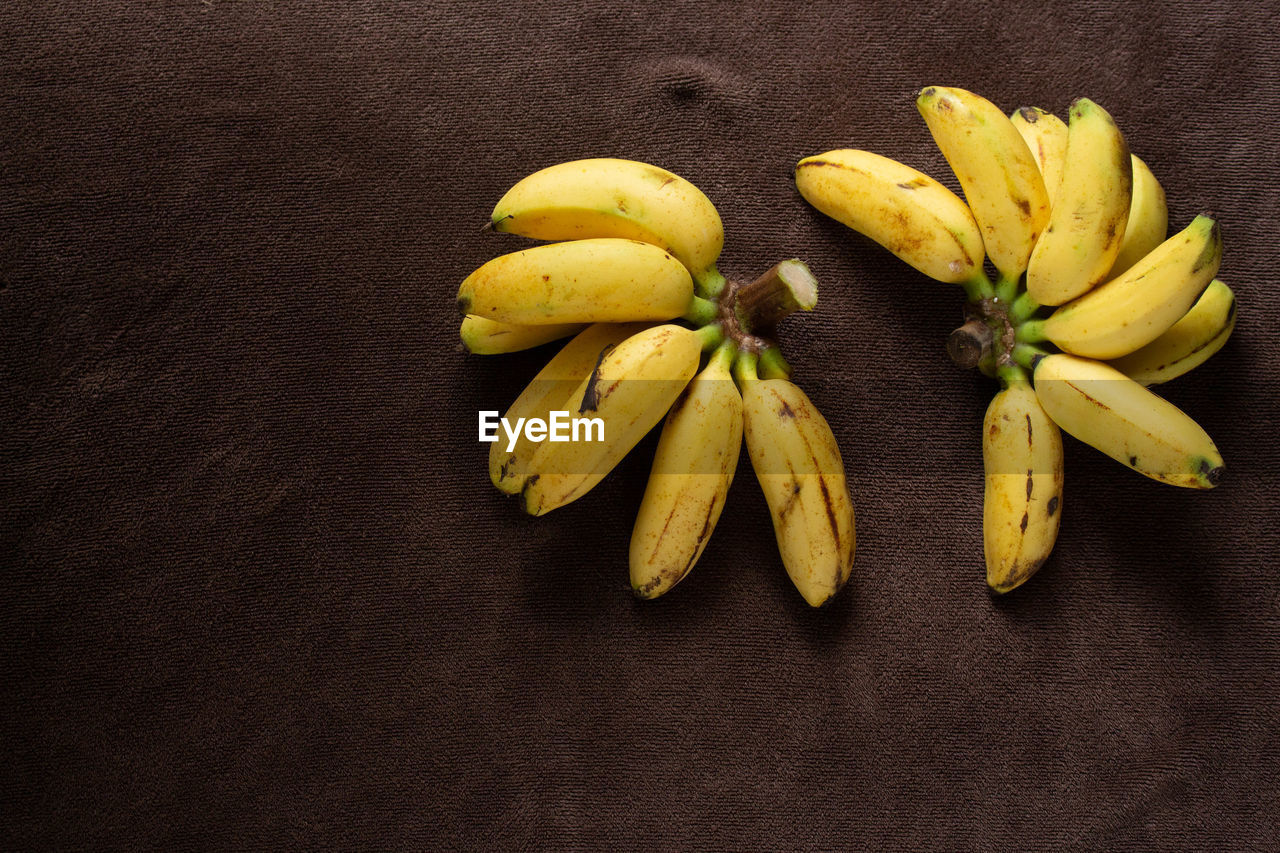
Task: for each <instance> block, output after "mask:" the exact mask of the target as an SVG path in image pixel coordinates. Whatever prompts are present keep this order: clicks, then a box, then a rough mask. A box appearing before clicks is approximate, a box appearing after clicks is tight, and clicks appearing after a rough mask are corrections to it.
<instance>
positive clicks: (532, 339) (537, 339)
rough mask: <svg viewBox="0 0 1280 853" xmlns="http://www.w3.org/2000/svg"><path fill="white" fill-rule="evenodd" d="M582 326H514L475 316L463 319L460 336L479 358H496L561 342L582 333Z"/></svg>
mask: <svg viewBox="0 0 1280 853" xmlns="http://www.w3.org/2000/svg"><path fill="white" fill-rule="evenodd" d="M582 329H583V324H581V323H555V324H548V325H544V326H515V325H512V324H511V323H499V322H498V321H497V320H486V319H485V318H483V317H477V316H475V315H474V314H468V315H467V316H466V317H463V318H462V328H461V329H460V330H459V333H460V335H461V337H462V345H463V346H464V347H466V348H467V351H468V352H472V353H475V354H476V355H497V354H499V353H508V352H519V351H521V350H526V349H532V348H533V347H539V346H542V345H543V344H546V343H550V342H551V341H558V340H560V339H561V338H567V337H569V336H570V335H576V334H577V333H578V332H580V331H582Z"/></svg>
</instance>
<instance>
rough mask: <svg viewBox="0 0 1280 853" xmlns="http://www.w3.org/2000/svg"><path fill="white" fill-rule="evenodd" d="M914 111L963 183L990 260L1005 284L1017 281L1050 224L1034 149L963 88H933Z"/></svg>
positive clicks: (1010, 124) (1000, 116)
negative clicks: (927, 127) (1038, 240)
mask: <svg viewBox="0 0 1280 853" xmlns="http://www.w3.org/2000/svg"><path fill="white" fill-rule="evenodd" d="M916 107H917V109H919V110H920V115H921V116H923V117H924V121H925V124H927V125H928V126H929V132H930V133H931V134H932V135H933V139H934V141H935V142H936V143H937V144H938V148H939V150H941V151H942V155H943V156H944V157H946V159H947V162H948V163H950V164H951V170H952V171H953V172H955V175H956V178H957V179H958V180H959V181H960V186H961V188H962V189H963V190H964V197H965V200H966V201H967V202H968V203H969V208H970V209H971V210H972V211H973V217H974V219H976V220H977V222H978V226H979V228H980V229H981V233H982V241H983V244H984V245H985V246H986V253H987V257H988V258H990V259H991V263H992V264H994V265H995V268H996V269H997V270H999V271H1000V274H1001V276H1002V277H1003V278H1004V280H1005V281H1006V282H1016V281H1017V280H1018V279H1019V278H1020V277H1021V275H1022V273H1023V272H1024V271H1025V270H1026V268H1027V259H1028V258H1030V257H1031V250H1032V247H1034V246H1035V244H1036V240H1037V239H1038V238H1039V237H1040V232H1041V231H1043V230H1044V228H1045V225H1046V224H1047V223H1048V221H1049V194H1048V192H1047V191H1046V189H1045V183H1044V179H1043V178H1042V177H1041V176H1040V170H1039V169H1038V168H1037V167H1036V161H1035V158H1034V157H1033V156H1032V155H1031V149H1030V148H1028V147H1027V143H1026V142H1024V141H1023V139H1022V135H1021V134H1020V133H1019V132H1018V129H1017V128H1016V127H1014V126H1013V122H1011V121H1009V117H1008V116H1006V115H1005V114H1004V113H1003V112H1001V111H1000V109H999V108H998V107H996V105H995V104H993V103H991V102H990V101H988V100H987V99H986V98H983V97H980V96H978V95H975V94H974V93H972V92H968V91H965V90H964V89H956V88H950V87H946V86H930V87H928V88H926V89H923V90H922V91H921V92H920V94H919V95H918V96H917V97H916Z"/></svg>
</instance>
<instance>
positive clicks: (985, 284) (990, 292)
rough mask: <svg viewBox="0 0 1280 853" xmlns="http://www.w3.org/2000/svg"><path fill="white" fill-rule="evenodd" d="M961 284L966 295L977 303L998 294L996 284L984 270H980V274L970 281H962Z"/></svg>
mask: <svg viewBox="0 0 1280 853" xmlns="http://www.w3.org/2000/svg"><path fill="white" fill-rule="evenodd" d="M960 286H961V287H963V288H964V295H965V296H966V297H967V298H968V300H969V301H970V302H972V303H973V304H975V305H977V304H978V303H979V302H981V301H982V300H984V299H991V298H992V297H994V296H995V295H996V289H995V286H994V285H993V284H992V283H991V279H989V278H987V274H986V273H984V272H983V271H982V270H978V274H977V275H975V276H974V277H973V278H971V279H969V280H968V281H962V282H960Z"/></svg>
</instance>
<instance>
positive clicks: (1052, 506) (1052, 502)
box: [1049, 495, 1058, 518]
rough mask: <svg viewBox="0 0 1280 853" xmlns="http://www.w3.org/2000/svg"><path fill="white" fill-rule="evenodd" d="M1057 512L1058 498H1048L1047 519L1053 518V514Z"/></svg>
mask: <svg viewBox="0 0 1280 853" xmlns="http://www.w3.org/2000/svg"><path fill="white" fill-rule="evenodd" d="M1057 511H1058V496H1057V495H1054V496H1053V497H1051V498H1049V517H1050V518H1053V514H1054V513H1055V512H1057Z"/></svg>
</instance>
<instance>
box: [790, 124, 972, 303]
mask: <svg viewBox="0 0 1280 853" xmlns="http://www.w3.org/2000/svg"><path fill="white" fill-rule="evenodd" d="M796 188H797V189H799V191H800V195H802V196H804V199H805V200H806V201H807V202H809V203H810V204H812V205H813V206H814V207H816V208H817V209H818V210H820V211H821V212H822V213H825V214H826V215H827V216H830V217H831V218H833V219H835V220H837V221H839V222H841V223H843V224H844V225H847V226H848V227H850V228H852V229H853V230H854V231H857V232H858V233H860V234H863V235H865V236H867V237H870V238H871V239H872V240H874V241H876V242H877V243H879V244H880V245H881V246H883V247H884V248H886V249H888V250H889V251H890V252H893V253H894V254H895V255H897V256H898V258H900V259H901V260H903V261H906V262H907V263H908V264H910V265H911V266H913V267H915V268H916V269H917V270H919V271H920V272H922V273H924V274H925V275H927V276H929V277H930V278H933V279H936V280H938V281H943V282H949V283H953V284H966V283H969V282H979V281H980V282H985V281H986V275H985V274H984V273H983V271H982V260H983V256H984V254H983V247H982V235H981V234H980V233H979V231H978V224H977V222H975V221H974V219H973V214H972V213H971V212H970V211H969V208H968V207H967V206H966V205H965V203H964V202H963V201H961V200H960V198H959V197H958V196H957V195H956V194H955V193H953V192H951V190H949V189H947V188H946V187H944V186H943V185H942V184H940V183H938V182H937V181H935V180H934V179H933V178H930V177H929V176H928V175H926V174H924V173H923V172H920V171H917V170H915V169H913V168H911V167H910V166H907V165H905V164H903V163H899V162H898V161H896V160H891V159H890V158H888V157H882V156H881V155H879V154H873V153H871V152H870V151H858V150H854V149H849V148H846V149H840V150H836V151H828V152H826V153H825V154H817V155H815V156H813V157H806V158H804V159H803V160H801V161H800V162H799V163H798V164H797V165H796ZM974 286H977V285H974Z"/></svg>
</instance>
